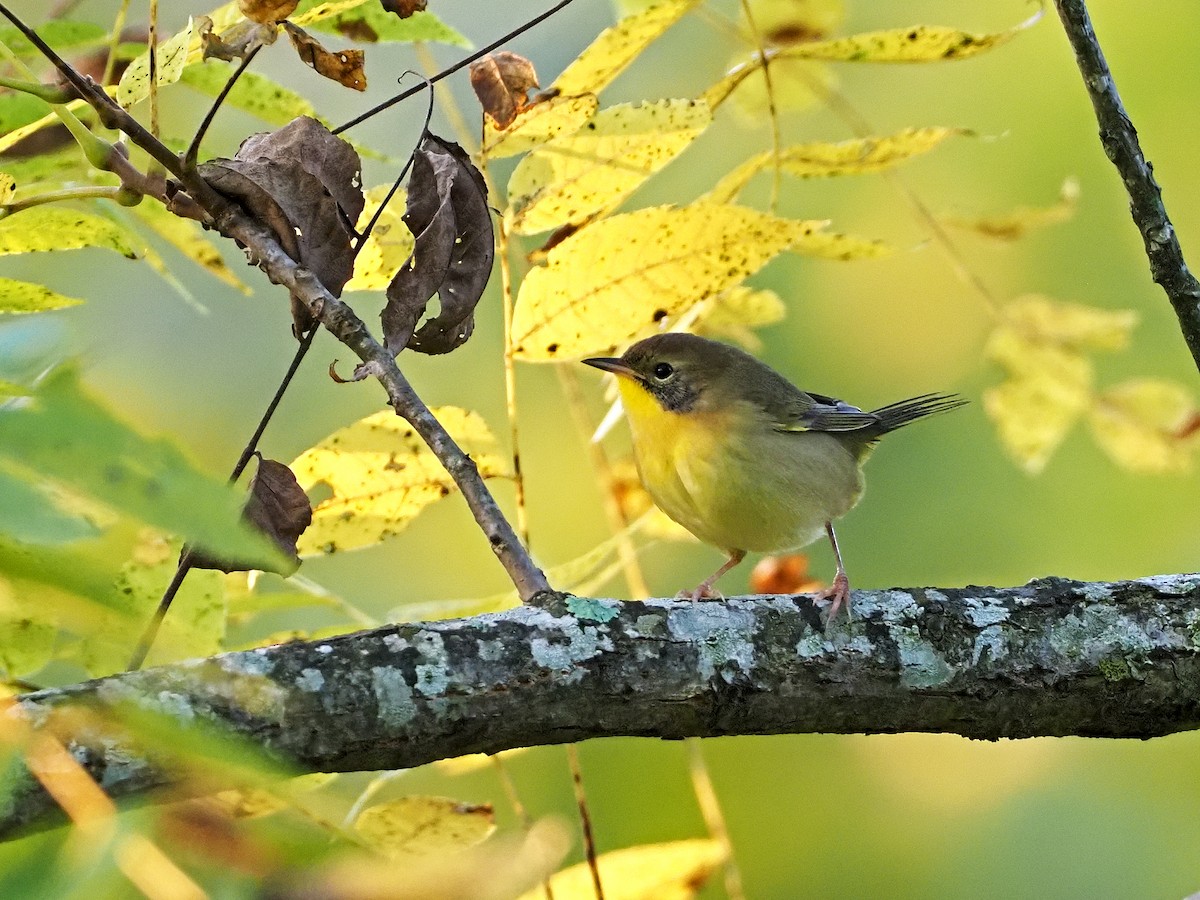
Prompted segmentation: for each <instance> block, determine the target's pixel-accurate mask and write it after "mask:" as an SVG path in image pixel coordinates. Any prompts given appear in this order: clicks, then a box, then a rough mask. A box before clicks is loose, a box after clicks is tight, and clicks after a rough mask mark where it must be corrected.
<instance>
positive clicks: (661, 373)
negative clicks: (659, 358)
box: [654, 362, 675, 381]
mask: <svg viewBox="0 0 1200 900" xmlns="http://www.w3.org/2000/svg"><path fill="white" fill-rule="evenodd" d="M674 374H675V367H674V366H672V365H671V364H670V363H665V362H664V363H659V364H658V365H657V366H655V367H654V377H655V378H657V379H658V380H659V381H666V380H667V379H668V378H670V377H671V376H672V375H674Z"/></svg>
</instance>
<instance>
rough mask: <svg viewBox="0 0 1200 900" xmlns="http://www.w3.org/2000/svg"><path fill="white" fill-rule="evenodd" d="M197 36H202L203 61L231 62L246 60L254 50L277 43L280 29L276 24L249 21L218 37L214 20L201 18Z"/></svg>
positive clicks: (197, 26) (226, 30) (197, 20)
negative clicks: (214, 30) (214, 31)
mask: <svg viewBox="0 0 1200 900" xmlns="http://www.w3.org/2000/svg"><path fill="white" fill-rule="evenodd" d="M196 34H198V35H199V36H200V46H201V47H202V48H203V54H202V58H203V59H223V60H226V61H230V60H235V59H244V58H245V57H246V55H247V54H249V53H250V52H251V51H252V50H257V49H258V48H259V47H263V46H267V45H269V44H273V43H275V38H276V37H278V36H279V29H278V28H276V27H275V25H274V24H271V25H262V24H259V23H258V22H251V21H249V20H247V21H244V22H238V23H237V24H236V25H234V26H233V27H231V28H227V29H225V31H223V32H222V33H221V34H220V35H217V34H213V20H212V19H210V18H209V17H208V16H200V17H199V18H197V19H196Z"/></svg>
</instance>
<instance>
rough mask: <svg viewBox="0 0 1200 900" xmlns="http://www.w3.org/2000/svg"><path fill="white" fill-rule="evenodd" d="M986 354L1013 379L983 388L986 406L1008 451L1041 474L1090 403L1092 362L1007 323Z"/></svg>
mask: <svg viewBox="0 0 1200 900" xmlns="http://www.w3.org/2000/svg"><path fill="white" fill-rule="evenodd" d="M987 354H988V356H989V358H991V359H992V360H994V361H996V362H998V363H1000V364H1001V365H1002V366H1004V368H1005V369H1007V370H1008V372H1009V377H1008V379H1007V380H1005V381H1003V382H1001V383H1000V384H998V385H997V386H995V387H993V388H989V389H988V390H986V391H984V394H983V408H984V410H985V411H986V412H987V415H988V417H989V418H990V419H991V420H992V422H993V423H995V425H996V430H997V432H998V433H999V436H1000V442H1001V443H1002V444H1003V445H1004V447H1005V449H1006V450H1007V451H1008V452H1009V454H1010V455H1011V456H1012V457H1013V458H1014V459H1015V460H1016V461H1017V462H1018V463H1020V464H1021V466H1022V467H1023V468H1024V469H1025V470H1026V471H1028V472H1030V473H1031V474H1032V473H1037V472H1040V471H1041V470H1042V469H1043V468H1045V466H1046V463H1047V462H1048V461H1049V459H1050V456H1051V455H1052V454H1053V453H1054V451H1055V450H1056V449H1057V448H1058V445H1059V444H1061V443H1062V441H1063V439H1064V438H1065V437H1066V436H1067V432H1068V431H1070V430H1071V426H1072V425H1074V424H1075V422H1076V421H1077V420H1078V419H1079V417H1080V416H1081V415H1082V414H1083V412H1084V411H1085V410H1086V409H1087V407H1088V404H1089V402H1090V397H1091V387H1092V365H1091V363H1090V362H1089V361H1088V360H1087V359H1086V358H1085V357H1083V356H1082V355H1080V354H1079V353H1077V352H1075V351H1073V350H1067V349H1063V348H1061V347H1058V346H1054V345H1051V344H1044V343H1038V342H1036V341H1031V340H1029V339H1027V338H1026V337H1024V336H1023V335H1021V334H1020V333H1018V332H1015V331H1013V330H1011V329H1009V328H1005V327H1003V326H1002V327H1001V328H999V329H997V330H996V331H995V332H994V333H993V334H992V336H991V338H990V339H989V340H988V345H987Z"/></svg>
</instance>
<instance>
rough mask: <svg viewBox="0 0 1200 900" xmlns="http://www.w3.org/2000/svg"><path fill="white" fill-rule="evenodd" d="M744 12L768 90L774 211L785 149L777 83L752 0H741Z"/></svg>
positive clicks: (777, 202) (777, 204)
mask: <svg viewBox="0 0 1200 900" xmlns="http://www.w3.org/2000/svg"><path fill="white" fill-rule="evenodd" d="M741 6H742V13H743V14H744V15H745V16H746V24H747V25H749V26H750V34H751V36H752V37H753V38H754V46H755V48H756V49H757V50H758V58H759V60H760V61H761V63H762V73H763V84H764V86H765V88H766V91H767V114H768V115H769V116H770V118H771V155H772V158H773V160H774V165H773V167H772V169H771V201H770V203H769V204H768V206H767V208H768V210H769V211H770V212H772V213H774V212H775V211H776V209H778V207H779V190H780V182H781V180H782V176H783V173H782V170H781V168H780V162H779V159H780V154H781V153H782V151H783V138H782V137H781V135H780V131H779V107H778V105H777V104H776V103H775V84H774V82H773V81H772V79H771V61H770V58H769V57H768V56H767V45H766V42H765V41H764V40H763V36H762V32H761V31H759V30H758V24H757V23H756V22H755V21H754V11H753V10H752V9H751V8H750V0H741Z"/></svg>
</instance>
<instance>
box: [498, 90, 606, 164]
mask: <svg viewBox="0 0 1200 900" xmlns="http://www.w3.org/2000/svg"><path fill="white" fill-rule="evenodd" d="M599 105H600V101H599V100H598V99H596V95H595V94H581V95H579V96H577V97H565V96H564V97H551V98H549V99H547V100H542V101H540V102H538V103H534V104H532V105H530V106H527V107H525V108H524V109H523V110H521V111H520V112H519V113H517V117H516V119H514V120H513V123H512V124H511V125H509V126H508V127H507V128H505V129H504V130H503V131H501V130H500V129H499V128H497V127H496V123H495V122H493V121H492V119H491V117H490V116H484V117H483V147H482V150H481V151H480V153H481V155H482V156H484V157H485V158H487V159H501V158H503V157H505V156H516V155H517V154H518V153H525V152H526V151H527V150H532V149H533V148H534V147H537V146H539V145H541V144H544V143H546V142H547V141H551V140H553V139H554V138H556V137H559V136H560V135H567V134H574V133H575V132H576V131H578V130H579V129H580V128H582V127H583V126H584V125H586V124H587V123H588V120H589V119H591V118H592V116H594V115H595V114H596V109H597V108H598V107H599Z"/></svg>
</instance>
